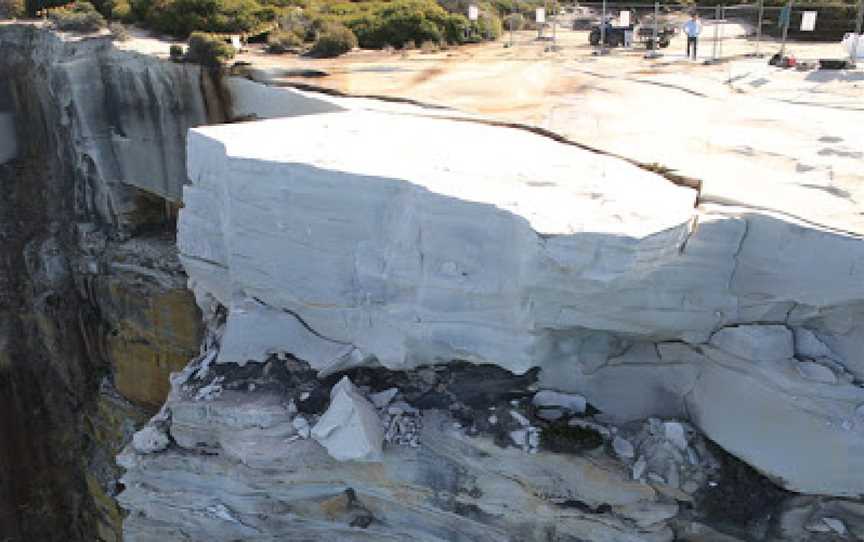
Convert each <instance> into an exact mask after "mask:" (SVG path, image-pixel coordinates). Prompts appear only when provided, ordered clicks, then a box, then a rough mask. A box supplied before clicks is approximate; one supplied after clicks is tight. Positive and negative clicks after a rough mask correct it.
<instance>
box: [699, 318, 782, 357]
mask: <svg viewBox="0 0 864 542" xmlns="http://www.w3.org/2000/svg"><path fill="white" fill-rule="evenodd" d="M711 345H712V346H716V347H717V348H719V349H720V350H723V351H724V352H727V353H729V354H732V355H733V356H738V357H739V358H743V359H748V360H752V361H754V362H757V363H758V362H762V361H777V360H782V359H789V358H791V357H792V356H793V354H794V350H793V347H792V332H791V331H789V329H788V328H787V327H785V326H763V325H747V326H735V327H726V328H723V329H721V330H720V331H718V332H717V333H715V334H714V335H713V336H712V337H711Z"/></svg>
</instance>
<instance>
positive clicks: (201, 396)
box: [195, 376, 225, 401]
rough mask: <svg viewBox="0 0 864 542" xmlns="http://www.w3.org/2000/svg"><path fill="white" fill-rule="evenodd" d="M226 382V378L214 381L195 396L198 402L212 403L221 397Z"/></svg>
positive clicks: (218, 378) (217, 378)
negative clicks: (223, 383) (223, 384)
mask: <svg viewBox="0 0 864 542" xmlns="http://www.w3.org/2000/svg"><path fill="white" fill-rule="evenodd" d="M224 380H225V378H224V377H221V376H219V377H216V378H214V379H213V382H211V383H209V384H207V385H206V386H204V387H203V388H201V389H200V390H198V392H197V393H196V394H195V400H196V401H212V400H213V399H216V398H217V397H219V396H220V395H222V391H223V390H222V382H223V381H224Z"/></svg>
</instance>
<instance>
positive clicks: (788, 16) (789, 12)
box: [780, 0, 795, 57]
mask: <svg viewBox="0 0 864 542" xmlns="http://www.w3.org/2000/svg"><path fill="white" fill-rule="evenodd" d="M794 1H795V0H789V3H788V4H786V20H785V21H783V44H782V45H780V56H781V57H783V56H784V55H785V54H786V36H787V35H788V34H789V23H790V22H791V21H792V2H794Z"/></svg>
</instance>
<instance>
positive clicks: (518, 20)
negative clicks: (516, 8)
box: [503, 13, 525, 31]
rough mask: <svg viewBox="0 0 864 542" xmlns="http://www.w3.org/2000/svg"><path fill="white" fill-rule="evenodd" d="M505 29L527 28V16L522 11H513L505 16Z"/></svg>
mask: <svg viewBox="0 0 864 542" xmlns="http://www.w3.org/2000/svg"><path fill="white" fill-rule="evenodd" d="M503 25H504V30H511V29H512V30H513V31H517V30H522V29H523V28H525V17H524V16H522V14H521V13H511V14H510V15H508V16H506V17H505V18H504V22H503Z"/></svg>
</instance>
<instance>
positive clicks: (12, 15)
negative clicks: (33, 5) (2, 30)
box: [0, 0, 26, 19]
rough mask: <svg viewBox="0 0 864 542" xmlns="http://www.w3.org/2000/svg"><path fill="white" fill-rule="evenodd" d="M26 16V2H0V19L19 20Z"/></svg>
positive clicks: (22, 0)
mask: <svg viewBox="0 0 864 542" xmlns="http://www.w3.org/2000/svg"><path fill="white" fill-rule="evenodd" d="M25 14H26V6H25V5H24V0H0V19H17V18H19V17H23V16H24V15H25Z"/></svg>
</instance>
